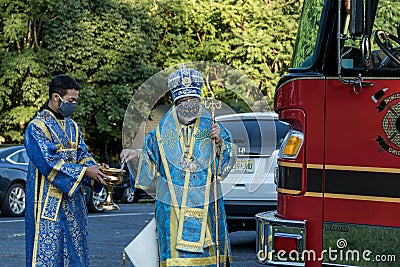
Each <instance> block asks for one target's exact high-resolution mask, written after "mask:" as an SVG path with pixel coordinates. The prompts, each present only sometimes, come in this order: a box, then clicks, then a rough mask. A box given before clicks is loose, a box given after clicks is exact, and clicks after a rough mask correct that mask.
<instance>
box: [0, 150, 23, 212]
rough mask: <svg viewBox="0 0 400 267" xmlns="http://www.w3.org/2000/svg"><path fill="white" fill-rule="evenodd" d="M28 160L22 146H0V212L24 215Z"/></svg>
mask: <svg viewBox="0 0 400 267" xmlns="http://www.w3.org/2000/svg"><path fill="white" fill-rule="evenodd" d="M28 162H29V158H28V156H27V154H26V151H25V148H24V146H5V145H2V146H0V210H1V213H2V214H4V215H6V216H13V217H16V216H24V215H25V184H26V173H27V170H28Z"/></svg>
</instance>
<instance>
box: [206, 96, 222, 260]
mask: <svg viewBox="0 0 400 267" xmlns="http://www.w3.org/2000/svg"><path fill="white" fill-rule="evenodd" d="M204 107H205V108H206V109H209V110H211V118H212V124H213V125H214V124H215V110H216V109H221V102H220V101H218V100H216V99H215V98H213V97H212V98H207V99H206V100H205V101H204ZM217 153H218V152H217V151H216V141H215V138H214V140H213V164H214V174H213V181H214V213H215V246H216V250H217V252H216V266H218V267H219V263H220V251H219V226H218V221H219V214H218V188H217V162H216V154H217Z"/></svg>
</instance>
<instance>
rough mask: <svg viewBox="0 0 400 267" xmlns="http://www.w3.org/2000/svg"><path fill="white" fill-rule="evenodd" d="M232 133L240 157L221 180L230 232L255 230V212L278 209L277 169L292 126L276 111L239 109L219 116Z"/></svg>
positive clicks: (218, 118)
mask: <svg viewBox="0 0 400 267" xmlns="http://www.w3.org/2000/svg"><path fill="white" fill-rule="evenodd" d="M216 120H217V121H218V122H220V123H221V124H222V125H223V126H225V127H226V128H227V129H228V130H229V131H230V132H231V134H232V137H233V141H234V143H235V144H236V145H237V147H238V158H237V161H236V164H235V166H234V167H233V169H232V170H231V172H230V173H229V175H228V176H227V177H226V178H225V179H224V180H223V181H222V182H221V188H222V193H223V196H224V203H225V210H226V214H227V219H228V229H229V231H230V232H232V231H239V230H255V219H254V215H255V214H257V213H259V212H261V211H266V210H274V209H276V204H277V192H276V184H275V183H274V172H275V169H276V168H277V157H278V151H279V147H280V145H281V143H282V141H283V139H284V138H285V136H286V134H287V132H288V131H289V130H290V126H289V125H288V124H287V123H285V122H282V121H279V119H278V116H277V114H276V113H273V112H259V113H257V112H256V113H238V114H231V115H224V116H218V117H217V118H216Z"/></svg>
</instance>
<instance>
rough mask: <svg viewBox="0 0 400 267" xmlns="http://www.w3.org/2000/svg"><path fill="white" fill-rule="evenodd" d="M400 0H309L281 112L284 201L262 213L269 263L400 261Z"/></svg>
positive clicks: (281, 92)
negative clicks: (287, 127) (287, 129)
mask: <svg viewBox="0 0 400 267" xmlns="http://www.w3.org/2000/svg"><path fill="white" fill-rule="evenodd" d="M399 23H400V1H399V0H349V1H345V0H304V1H303V10H302V15H301V19H300V21H299V31H298V36H297V40H296V45H295V49H294V54H293V59H292V68H291V69H290V70H289V73H288V74H286V75H284V76H283V77H282V79H281V81H280V83H279V85H278V88H277V90H276V95H275V103H274V105H275V107H274V108H275V111H276V112H277V113H279V118H280V119H281V120H283V121H286V122H288V123H289V124H290V125H291V126H292V130H291V132H290V133H289V134H288V135H287V136H286V138H285V141H284V143H283V145H282V147H281V150H280V154H279V159H278V169H277V172H276V176H275V179H276V183H277V190H278V208H277V211H275V212H265V213H260V214H257V215H256V221H257V249H256V253H257V260H258V261H259V262H261V263H264V264H267V265H269V266H307V267H310V266H373V267H375V266H400V48H399V46H400V36H399V35H400V25H399Z"/></svg>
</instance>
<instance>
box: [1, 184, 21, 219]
mask: <svg viewBox="0 0 400 267" xmlns="http://www.w3.org/2000/svg"><path fill="white" fill-rule="evenodd" d="M1 212H2V213H3V214H4V215H6V216H12V217H19V216H24V215H25V187H24V186H23V185H22V184H12V185H11V186H10V187H9V188H8V190H7V192H6V194H5V196H4V202H3V205H2V207H1Z"/></svg>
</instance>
